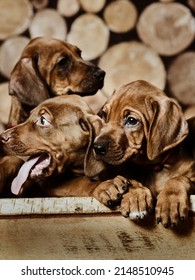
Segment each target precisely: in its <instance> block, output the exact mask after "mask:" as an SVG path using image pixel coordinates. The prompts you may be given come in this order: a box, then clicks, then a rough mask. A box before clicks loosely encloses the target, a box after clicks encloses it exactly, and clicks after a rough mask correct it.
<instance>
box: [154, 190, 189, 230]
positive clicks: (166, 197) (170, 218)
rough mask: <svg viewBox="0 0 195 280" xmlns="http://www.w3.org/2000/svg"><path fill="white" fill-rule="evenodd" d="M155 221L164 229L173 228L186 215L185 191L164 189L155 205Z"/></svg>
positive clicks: (186, 197) (186, 200)
mask: <svg viewBox="0 0 195 280" xmlns="http://www.w3.org/2000/svg"><path fill="white" fill-rule="evenodd" d="M155 212H156V220H157V223H162V224H163V226H164V227H165V228H167V227H169V226H171V227H175V226H177V225H178V224H179V222H183V221H184V220H185V219H186V218H187V215H188V194H187V191H186V190H185V189H179V186H178V188H177V189H175V190H174V189H169V190H166V189H164V190H163V191H161V192H160V194H159V195H158V198H157V204H156V209H155Z"/></svg>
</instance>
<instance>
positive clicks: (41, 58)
mask: <svg viewBox="0 0 195 280" xmlns="http://www.w3.org/2000/svg"><path fill="white" fill-rule="evenodd" d="M104 76H105V72H104V71H103V70H101V69H100V68H98V67H97V66H95V65H93V64H92V63H90V62H87V61H84V60H83V59H82V58H81V51H80V50H79V49H78V48H77V47H76V46H73V45H71V44H69V43H67V42H64V41H61V40H57V39H53V38H47V37H38V38H35V39H32V40H31V41H30V43H29V44H28V45H27V46H26V47H25V49H24V51H23V53H22V55H21V58H20V60H19V61H18V62H17V64H16V66H15V68H14V69H13V71H12V73H11V78H10V83H9V94H10V95H11V96H12V106H11V111H10V117H9V124H8V125H10V126H13V125H16V124H18V123H21V122H23V121H25V120H26V119H27V117H28V116H29V112H30V110H31V109H32V108H34V107H35V106H37V105H38V104H39V103H41V102H42V101H44V100H45V99H48V98H50V97H53V96H56V95H62V94H67V93H68V94H70V93H77V94H79V95H83V96H84V95H91V94H94V93H96V92H97V90H98V89H101V88H102V87H103V81H104Z"/></svg>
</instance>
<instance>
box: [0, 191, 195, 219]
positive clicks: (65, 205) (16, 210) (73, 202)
mask: <svg viewBox="0 0 195 280" xmlns="http://www.w3.org/2000/svg"><path fill="white" fill-rule="evenodd" d="M119 211H120V209H117V210H115V211H114V210H111V209H109V208H108V207H106V206H104V205H103V204H101V203H100V202H98V201H97V200H96V199H95V198H93V197H79V198H78V197H60V198H58V197H43V198H16V199H1V200H0V216H7V215H8V216H12V215H31V214H33V215H34V214H76V213H78V214H93V213H113V212H119ZM190 211H192V212H194V213H195V195H191V196H190Z"/></svg>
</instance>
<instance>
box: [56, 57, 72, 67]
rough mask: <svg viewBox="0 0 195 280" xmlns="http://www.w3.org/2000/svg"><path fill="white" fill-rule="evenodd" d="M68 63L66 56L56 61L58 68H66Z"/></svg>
mask: <svg viewBox="0 0 195 280" xmlns="http://www.w3.org/2000/svg"><path fill="white" fill-rule="evenodd" d="M68 63H69V58H68V56H64V57H63V58H61V59H60V60H59V61H58V63H57V65H58V66H67V64H68Z"/></svg>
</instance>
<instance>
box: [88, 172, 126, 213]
mask: <svg viewBox="0 0 195 280" xmlns="http://www.w3.org/2000/svg"><path fill="white" fill-rule="evenodd" d="M129 186H130V183H129V181H128V180H127V179H126V178H125V177H123V176H116V177H115V178H114V179H111V180H107V181H104V182H102V183H101V184H100V185H98V186H97V187H96V188H95V190H94V192H93V196H94V197H95V198H96V199H97V200H99V201H100V202H101V203H103V204H104V205H106V206H108V207H110V208H114V207H115V206H117V205H119V204H120V202H121V199H122V196H123V194H124V193H126V192H127V191H128V189H129Z"/></svg>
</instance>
